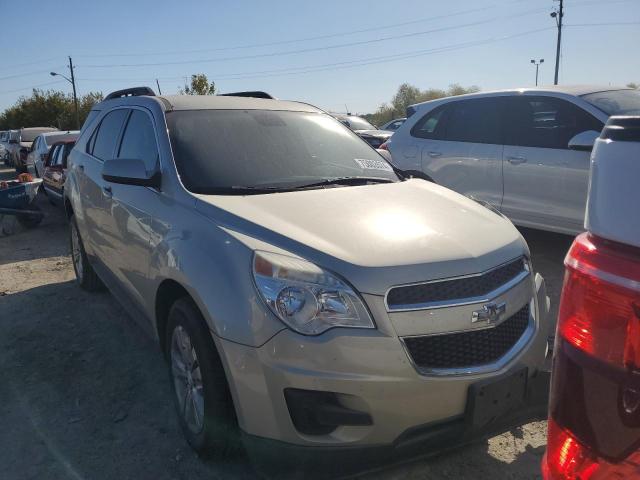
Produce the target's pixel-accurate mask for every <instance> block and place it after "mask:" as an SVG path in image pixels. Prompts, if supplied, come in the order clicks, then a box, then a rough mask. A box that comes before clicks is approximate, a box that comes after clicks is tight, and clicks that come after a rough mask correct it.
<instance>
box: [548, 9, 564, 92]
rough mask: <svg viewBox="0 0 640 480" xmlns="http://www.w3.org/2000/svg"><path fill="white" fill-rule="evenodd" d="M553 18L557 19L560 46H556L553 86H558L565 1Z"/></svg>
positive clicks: (552, 15) (552, 14) (553, 13)
mask: <svg viewBox="0 0 640 480" xmlns="http://www.w3.org/2000/svg"><path fill="white" fill-rule="evenodd" d="M551 17H553V18H555V19H556V24H557V25H558V44H557V45H556V73H555V77H554V79H553V84H554V85H558V73H559V72H560V44H561V43H562V17H564V5H563V0H560V8H559V9H558V11H557V12H552V13H551Z"/></svg>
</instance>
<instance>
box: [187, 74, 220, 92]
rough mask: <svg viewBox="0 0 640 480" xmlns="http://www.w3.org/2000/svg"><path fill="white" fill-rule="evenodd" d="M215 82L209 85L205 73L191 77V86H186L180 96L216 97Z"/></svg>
mask: <svg viewBox="0 0 640 480" xmlns="http://www.w3.org/2000/svg"><path fill="white" fill-rule="evenodd" d="M215 93H216V84H215V82H211V83H209V79H208V78H207V76H206V75H205V74H204V73H197V74H195V75H191V85H185V86H184V88H181V89H180V95H215Z"/></svg>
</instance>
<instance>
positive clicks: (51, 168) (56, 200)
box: [40, 137, 76, 205]
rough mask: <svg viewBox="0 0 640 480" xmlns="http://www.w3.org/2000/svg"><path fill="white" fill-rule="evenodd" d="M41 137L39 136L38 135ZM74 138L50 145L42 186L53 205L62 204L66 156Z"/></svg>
mask: <svg viewBox="0 0 640 480" xmlns="http://www.w3.org/2000/svg"><path fill="white" fill-rule="evenodd" d="M40 138H41V137H40ZM75 143H76V142H75V140H63V141H58V142H56V143H54V144H53V145H51V148H50V150H49V152H48V154H47V160H46V163H45V166H44V171H43V173H42V188H43V189H44V192H45V193H46V195H47V197H48V198H49V201H50V202H51V203H53V204H54V205H62V204H63V201H62V199H63V196H64V182H65V180H66V178H67V157H68V156H69V152H71V149H72V148H73V146H74V145H75Z"/></svg>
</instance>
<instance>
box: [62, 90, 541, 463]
mask: <svg viewBox="0 0 640 480" xmlns="http://www.w3.org/2000/svg"><path fill="white" fill-rule="evenodd" d="M236 95H245V94H242V93H240V94H236ZM261 95H264V94H261ZM247 138H251V142H247V141H246V139H247ZM64 201H65V206H66V211H67V214H68V217H69V221H70V244H71V250H72V258H73V265H74V270H75V272H76V279H77V282H78V284H79V285H80V286H81V287H82V288H84V289H87V290H96V289H99V288H100V287H101V286H102V285H103V284H104V285H107V286H108V287H109V289H110V290H111V291H112V292H113V293H114V294H115V296H116V297H117V298H118V299H119V300H120V301H121V302H122V303H123V304H124V305H125V306H126V308H127V310H128V311H129V312H131V314H132V316H133V317H134V318H135V319H136V320H138V321H139V322H140V324H141V325H142V326H143V328H145V329H147V330H148V331H149V332H150V333H151V334H152V335H153V336H154V337H155V338H156V339H157V340H158V342H159V344H160V346H161V348H162V350H163V352H164V353H165V355H166V358H167V361H168V365H169V366H168V368H169V371H170V373H171V378H172V379H173V384H172V385H173V389H174V393H175V402H176V406H177V412H178V416H179V419H180V423H181V425H182V429H183V431H184V433H185V436H186V438H187V440H188V441H189V443H190V445H191V446H192V447H193V448H194V449H195V450H197V451H199V452H206V451H210V449H212V450H213V451H217V452H218V453H219V454H223V453H224V452H225V451H226V449H227V448H228V445H229V444H230V442H232V441H233V439H235V438H237V436H236V435H238V434H239V433H241V434H242V439H243V443H244V445H245V446H247V448H248V449H249V451H250V452H253V453H252V455H257V454H256V453H255V452H260V451H264V450H262V449H261V448H256V446H260V447H262V448H264V449H266V450H267V451H275V452H286V453H287V454H288V455H287V454H285V455H283V456H282V457H281V458H282V461H283V462H286V461H291V462H298V461H302V459H309V460H311V459H316V460H317V459H321V458H323V457H322V453H328V454H329V457H328V458H329V459H331V461H330V462H325V464H324V465H325V467H326V468H333V469H337V470H338V471H342V469H343V468H346V467H345V466H344V465H345V464H344V462H342V461H336V459H341V458H342V459H344V460H345V461H346V460H348V459H349V458H351V457H353V456H354V454H355V453H356V452H361V453H365V452H369V453H375V456H376V459H377V460H382V461H391V460H392V459H395V458H397V457H398V456H401V455H404V454H418V453H420V454H423V453H425V452H427V451H436V450H439V449H443V448H447V447H449V446H451V445H453V444H459V443H464V442H468V441H470V440H471V439H473V438H477V437H481V436H484V435H486V434H488V433H489V432H493V431H500V430H503V429H505V428H509V427H510V426H512V425H514V424H518V423H519V422H522V421H525V420H527V419H530V418H534V417H536V418H537V417H538V416H544V415H545V414H546V399H545V398H543V397H544V396H545V395H546V392H547V391H548V376H547V375H545V374H544V372H543V366H544V362H545V355H546V351H547V343H546V342H547V328H548V324H547V322H548V319H547V312H548V305H547V297H546V293H545V285H544V281H543V279H542V277H541V276H540V275H539V274H534V271H533V268H532V265H531V262H530V256H529V250H528V248H527V245H526V243H525V241H524V239H523V238H522V236H521V235H520V233H519V232H518V231H517V230H516V229H515V228H514V227H513V225H512V224H511V222H509V221H508V220H507V219H505V218H504V217H503V216H501V215H500V214H497V213H495V212H493V211H491V210H489V209H487V208H485V207H483V206H481V205H479V204H478V203H477V202H474V201H472V200H470V199H468V198H466V197H464V196H462V195H459V194H457V193H455V192H453V191H451V190H449V189H446V188H443V187H441V186H438V185H434V184H432V183H428V182H425V181H423V180H420V179H409V180H407V179H403V178H400V177H399V176H398V175H396V174H395V173H394V170H393V169H392V168H391V166H390V165H389V164H388V163H387V162H386V161H384V159H383V158H382V157H381V156H380V155H378V154H377V153H376V151H375V150H374V149H372V148H370V147H369V146H368V145H366V144H364V143H363V142H361V141H360V140H359V139H358V138H357V136H356V135H355V134H353V133H352V132H350V131H349V130H345V129H344V128H342V126H341V125H340V124H339V123H338V122H337V121H336V119H334V118H333V117H332V116H330V115H329V114H326V113H325V112H323V111H321V110H319V109H317V108H315V107H313V106H310V105H307V104H303V103H297V102H288V101H279V100H272V99H264V98H249V97H246V96H244V97H243V96H191V95H182V96H161V97H156V96H154V95H153V91H152V90H150V89H147V88H144V89H140V88H139V89H130V90H123V91H119V92H115V93H113V94H110V95H108V96H107V97H106V99H105V100H104V101H103V102H101V103H100V104H98V105H96V106H95V107H94V109H93V111H92V113H91V116H90V118H89V120H87V122H86V123H85V125H84V126H83V129H82V132H81V134H80V137H79V139H78V141H77V144H76V146H75V148H74V149H73V150H72V151H71V153H70V155H69V168H68V171H67V179H66V183H65V187H64ZM416 448H417V450H416ZM292 453H295V454H294V455H291V454H292ZM253 458H256V457H253ZM287 459H288V460H287Z"/></svg>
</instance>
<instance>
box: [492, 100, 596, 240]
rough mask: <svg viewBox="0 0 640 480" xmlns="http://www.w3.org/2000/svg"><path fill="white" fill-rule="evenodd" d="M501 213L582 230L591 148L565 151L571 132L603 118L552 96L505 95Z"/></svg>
mask: <svg viewBox="0 0 640 480" xmlns="http://www.w3.org/2000/svg"><path fill="white" fill-rule="evenodd" d="M506 115H507V121H506V124H505V125H506V126H505V144H506V145H505V149H504V159H505V162H504V200H503V204H502V207H503V212H504V213H505V215H507V216H508V217H509V218H511V219H512V220H513V221H514V222H516V223H520V224H523V225H529V226H533V227H536V226H539V227H542V228H551V229H555V230H559V231H566V232H567V233H569V232H575V231H579V230H581V229H582V223H583V221H584V212H585V206H586V200H587V189H588V184H589V161H590V160H589V158H590V153H589V152H585V151H576V150H569V148H568V144H569V140H570V139H571V138H572V137H573V136H574V135H576V134H578V133H581V132H584V131H587V130H596V131H600V130H601V129H602V126H603V125H602V122H600V121H599V120H597V119H596V118H595V117H593V116H592V115H591V114H589V113H587V112H586V111H584V110H582V109H581V108H579V107H578V106H576V105H575V104H573V103H571V102H568V101H567V100H563V99H560V98H556V97H551V96H540V95H537V96H533V95H524V96H512V97H508V98H507V109H506Z"/></svg>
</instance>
